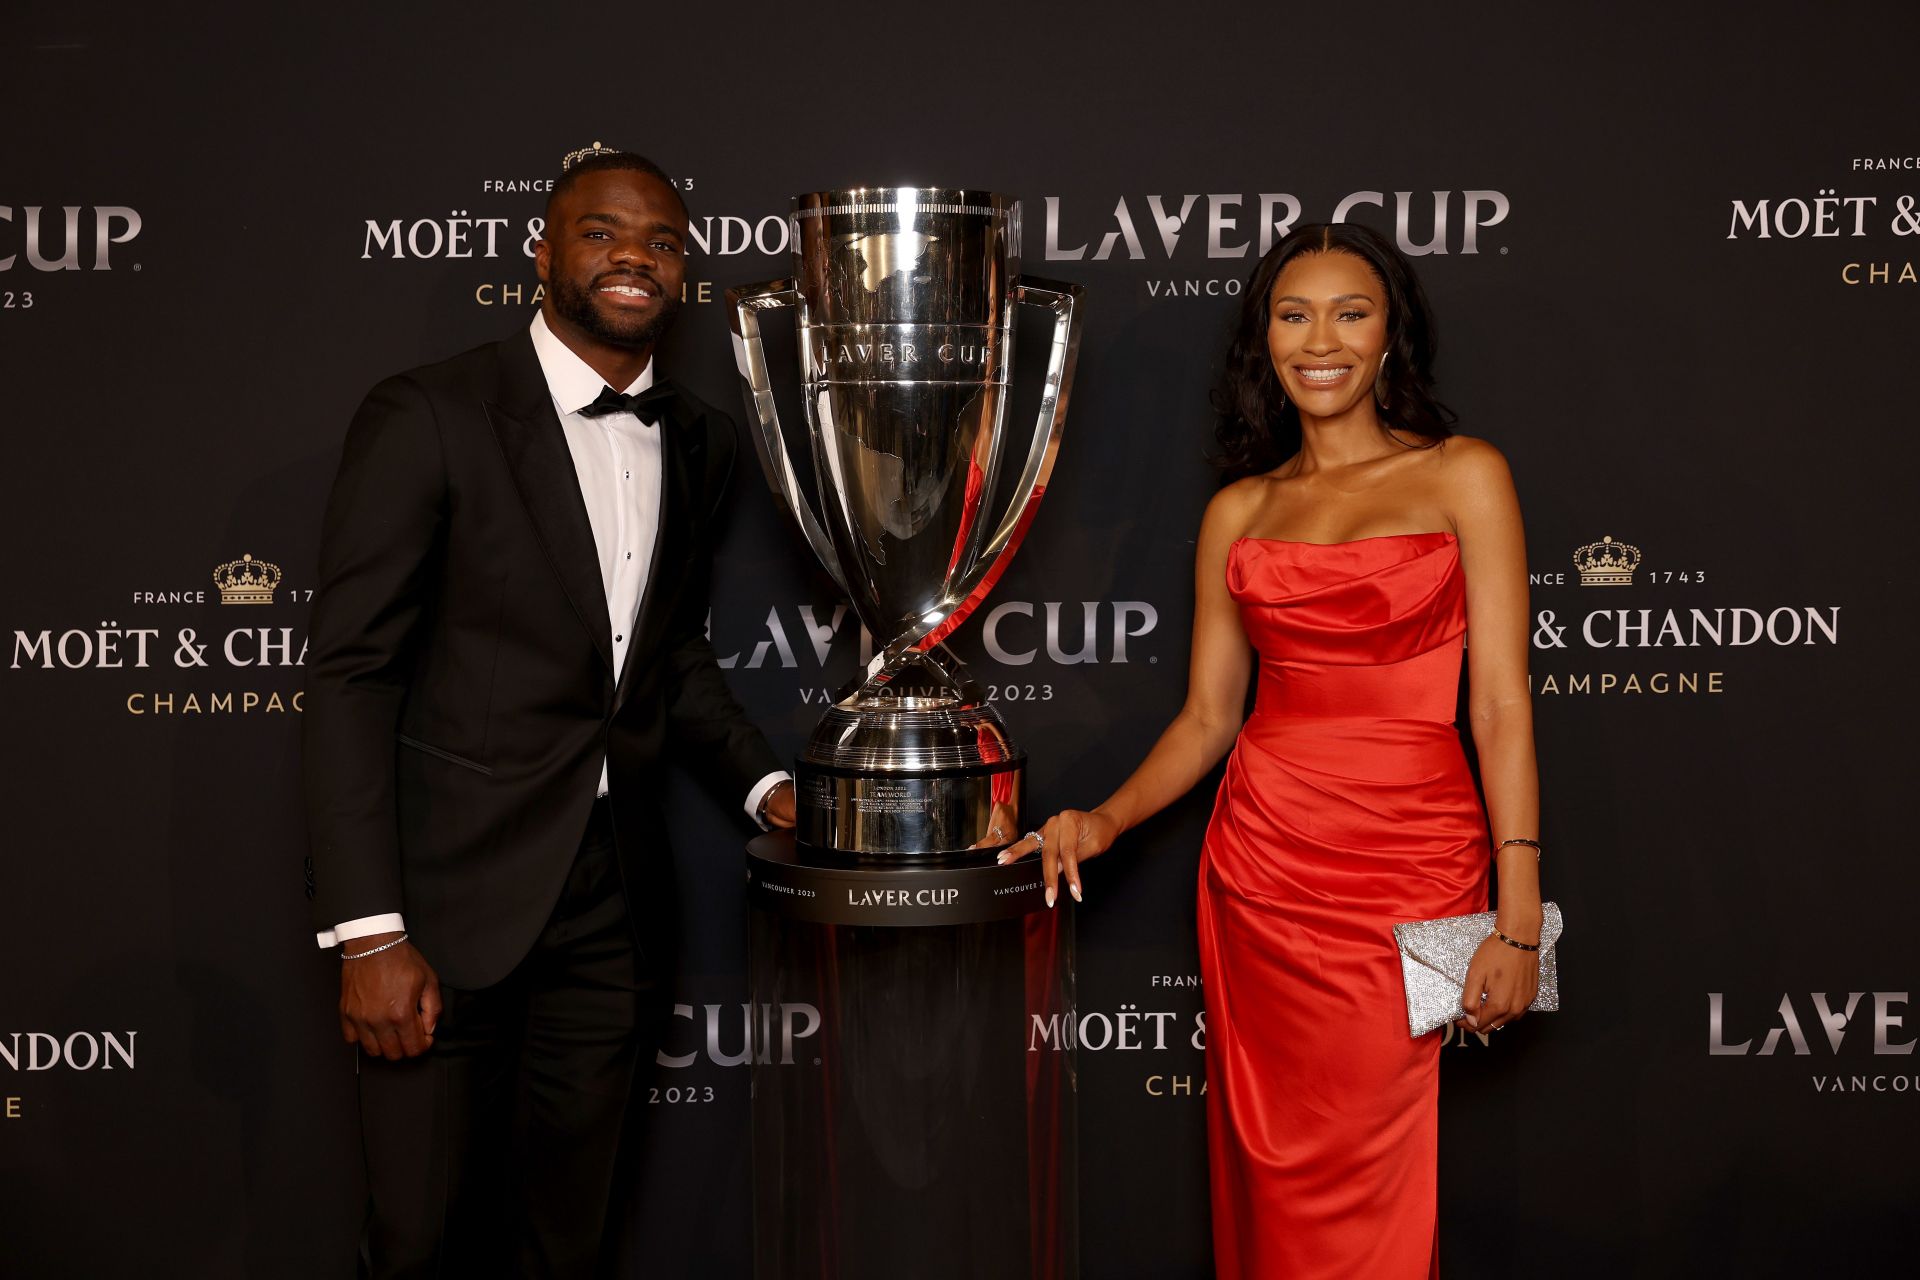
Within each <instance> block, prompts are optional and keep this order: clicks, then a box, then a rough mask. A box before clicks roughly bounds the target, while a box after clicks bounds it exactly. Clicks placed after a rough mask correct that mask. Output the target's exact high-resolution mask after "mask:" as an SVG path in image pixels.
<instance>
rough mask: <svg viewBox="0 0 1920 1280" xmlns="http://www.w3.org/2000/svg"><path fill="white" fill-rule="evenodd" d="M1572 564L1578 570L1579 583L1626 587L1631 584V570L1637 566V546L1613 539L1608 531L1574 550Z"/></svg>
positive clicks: (1638, 553) (1595, 585)
mask: <svg viewBox="0 0 1920 1280" xmlns="http://www.w3.org/2000/svg"><path fill="white" fill-rule="evenodd" d="M1573 567H1574V568H1576V569H1578V570H1579V571H1580V585H1581V586H1583V587H1629V586H1632V585H1633V571H1634V570H1635V569H1637V568H1639V567H1640V548H1638V547H1636V546H1633V545H1631V544H1629V543H1625V542H1615V541H1614V540H1613V535H1612V534H1608V535H1607V536H1606V537H1604V538H1602V539H1600V541H1598V542H1589V543H1588V544H1587V545H1586V546H1584V547H1581V548H1580V549H1579V550H1578V551H1575V552H1574V553H1573Z"/></svg>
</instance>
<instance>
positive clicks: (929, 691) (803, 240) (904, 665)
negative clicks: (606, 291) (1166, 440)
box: [727, 187, 1080, 856]
mask: <svg viewBox="0 0 1920 1280" xmlns="http://www.w3.org/2000/svg"><path fill="white" fill-rule="evenodd" d="M792 220H793V228H792V230H793V245H794V271H795V277H794V279H792V280H776V281H771V282H769V283H766V284H760V285H748V286H744V287H742V288H738V289H729V290H728V291H727V302H728V314H729V318H730V321H731V323H732V325H733V334H734V353H735V356H736V358H737V359H738V361H739V366H740V375H741V377H742V379H744V381H745V383H746V393H747V400H748V408H749V412H750V414H751V415H752V417H753V419H754V421H755V422H756V423H757V424H758V428H759V429H758V430H757V431H756V432H755V433H754V439H755V441H756V443H757V444H758V446H759V452H760V458H761V461H762V463H764V464H765V466H766V470H767V478H768V480H769V482H770V483H771V484H772V486H773V490H774V492H775V493H776V494H777V495H778V496H779V497H780V499H781V500H782V501H783V502H784V503H785V504H786V506H787V508H788V510H790V511H791V512H792V514H793V516H794V519H795V520H796V521H797V522H798V523H799V525H800V528H801V531H802V532H803V533H804V534H805V535H806V538H807V541H808V543H809V544H811V545H812V547H813V550H814V553H815V554H816V555H818V556H819V557H820V562H821V564H823V565H824V566H826V569H827V572H828V573H830V574H831V575H833V579H834V581H835V582H836V583H838V584H839V586H840V587H841V589H842V590H844V591H845V592H846V593H847V595H848V596H849V597H850V598H851V600H852V602H853V607H854V609H855V610H856V611H857V612H858V613H859V615H860V621H861V622H862V623H864V624H865V626H866V628H867V630H868V632H870V633H871V634H872V635H873V637H874V641H875V643H876V644H877V645H879V646H881V651H880V652H879V653H878V654H877V655H876V656H875V658H874V660H873V662H872V664H871V665H869V666H868V668H867V670H866V671H865V672H864V673H863V674H862V675H861V676H860V677H858V678H856V680H855V681H854V682H853V684H851V685H849V686H848V687H847V688H846V689H844V690H842V691H841V695H840V697H839V700H838V701H837V703H836V704H835V705H834V706H833V707H831V708H830V709H829V710H828V711H827V713H826V715H825V716H824V717H823V718H822V720H821V721H820V724H819V725H818V727H816V728H815V730H814V733H813V736H812V738H811V739H810V740H809V741H808V743H807V746H806V749H805V750H804V751H803V752H802V753H801V756H800V762H799V770H798V791H799V797H798V799H799V826H798V829H797V832H796V834H797V835H798V837H799V839H800V840H801V842H802V843H803V844H806V845H809V846H811V847H813V848H815V849H822V850H829V851H833V852H837V853H842V854H852V855H872V856H893V855H921V856H929V855H931V856H940V855H952V854H959V853H964V852H966V851H968V850H973V849H988V848H997V847H1000V846H1004V845H1007V844H1011V843H1012V842H1013V840H1014V839H1015V838H1016V837H1017V836H1018V835H1019V834H1020V832H1021V830H1022V827H1021V823H1022V821H1023V814H1022V791H1023V785H1022V784H1023V781H1024V775H1025V766H1026V756H1025V753H1024V752H1022V751H1021V750H1020V749H1019V748H1018V747H1017V746H1015V745H1014V743H1013V741H1012V739H1011V738H1010V737H1009V736H1008V734H1007V730H1006V726H1005V725H1004V724H1003V723H1002V722H1001V720H1000V716H999V714H998V713H997V712H995V711H994V709H993V707H992V706H991V705H989V704H988V703H987V701H986V699H985V698H984V697H983V696H982V695H981V692H980V689H979V687H978V686H977V685H976V684H975V683H974V681H973V679H972V677H971V676H969V675H968V673H967V670H966V668H965V666H964V665H962V663H961V662H960V660H959V659H958V658H956V657H955V656H954V655H953V653H952V652H951V651H949V650H948V649H947V647H946V645H945V644H944V643H943V642H944V641H945V639H946V637H947V636H948V635H950V634H951V633H952V632H953V630H954V628H956V627H958V626H959V625H960V624H961V623H962V622H963V621H965V620H966V617H967V615H968V614H970V613H972V612H973V610H974V608H975V607H976V606H977V605H978V604H979V603H980V601H981V600H982V599H983V598H985V596H986V593H987V592H988V590H990V589H991V588H992V586H993V584H994V582H995V581H996V580H997V579H998V578H999V576H1000V575H1001V573H1002V572H1004V571H1005V569H1006V566H1007V563H1008V561H1009V560H1010V559H1011V557H1012V555H1013V553H1014V550H1015V549H1016V548H1017V547H1018V546H1019V544H1020V539H1021V537H1022V535H1023V534H1024V533H1025V532H1026V528H1027V524H1028V522H1029V521H1030V520H1031V519H1032V516H1033V513H1034V509H1035V504H1036V503H1038V501H1039V499H1040V497H1041V495H1042V494H1043V493H1044V492H1045V491H1046V485H1047V477H1048V475H1049V474H1050V473H1051V471H1052V470H1053V462H1054V456H1055V453H1056V451H1057V449H1058V447H1059V440H1060V429H1061V425H1062V423H1063V422H1064V420H1065V418H1066V411H1067V391H1068V388H1069V386H1070V385H1071V383H1072V381H1073V366H1074V360H1075V356H1076V354H1077V351H1078V348H1079V339H1080V330H1079V324H1078V316H1079V313H1080V289H1079V286H1077V285H1068V284H1055V283H1051V282H1041V281H1037V280H1023V279H1021V278H1020V277H1019V270H1020V206H1019V204H1018V202H1016V201H1014V200H1011V199H1008V198H1007V197H1005V196H998V195H992V194H990V193H987V192H981V191H959V190H945V189H939V188H927V187H856V188H851V189H848V190H844V191H819V192H814V193H813V194H811V195H804V196H799V197H797V198H796V199H795V200H794V208H793V215H792ZM1021 304H1031V305H1035V306H1041V307H1046V308H1048V309H1050V310H1051V311H1052V312H1053V342H1052V347H1051V349H1050V352H1049V355H1048V359H1047V370H1046V381H1045V385H1044V389H1043V394H1042V398H1041V404H1040V415H1039V425H1038V427H1037V428H1036V429H1035V430H1034V431H1032V432H1031V433H1028V432H1024V431H1023V432H1020V433H1018V434H1012V433H1009V431H1008V430H1007V428H1006V423H1005V418H1006V408H1007V400H1008V396H1009V392H1010V391H1011V378H1012V376H1013V343H1012V337H1013V331H1014V330H1013V326H1014V313H1015V308H1016V307H1018V306H1019V305H1021ZM784 307H795V308H797V309H798V311H799V317H798V319H799V351H800V379H801V391H802V394H803V397H804V400H805V404H806V416H807V425H808V428H809V431H808V435H809V440H808V442H807V443H808V444H809V445H810V446H811V448H810V449H809V450H807V451H806V454H805V455H803V456H808V455H810V456H811V459H812V462H813V471H814V485H813V488H814V491H815V492H817V494H818V498H819V503H818V509H817V510H816V509H815V505H814V503H813V502H812V501H810V499H809V495H808V493H807V491H806V489H804V488H803V487H802V485H801V483H800V477H799V476H798V474H796V472H795V469H794V466H793V462H792V458H793V454H792V453H790V452H789V449H788V446H787V442H786V439H785V436H784V434H783V432H782V430H781V424H780V419H779V415H778V414H777V413H776V411H775V409H774V401H773V386H772V380H771V377H770V375H769V371H768V369H767V360H766V352H765V349H764V347H763V345H762V343H761V339H760V317H761V316H762V314H763V313H765V312H767V311H769V310H773V309H776V308H784ZM1008 468H1014V469H1017V470H1014V471H1012V472H1011V479H1012V483H1011V484H1010V485H1003V484H1002V483H1001V481H1002V473H1003V470H1005V469H1008ZM1003 491H1010V492H1011V497H1010V498H1009V499H1007V500H1005V501H1004V502H1003V503H1002V505H1003V506H1004V507H1005V509H1004V510H997V511H996V510H989V509H988V507H989V504H990V502H992V500H993V496H994V495H995V494H998V493H1001V492H1003Z"/></svg>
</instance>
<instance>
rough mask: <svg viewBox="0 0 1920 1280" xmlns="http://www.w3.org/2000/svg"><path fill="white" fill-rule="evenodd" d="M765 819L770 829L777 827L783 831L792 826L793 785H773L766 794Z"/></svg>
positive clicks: (781, 783)
mask: <svg viewBox="0 0 1920 1280" xmlns="http://www.w3.org/2000/svg"><path fill="white" fill-rule="evenodd" d="M765 817H766V819H767V825H768V826H770V827H779V828H781V829H783V830H784V829H787V828H790V827H792V826H793V822H794V812H793V784H792V783H791V782H778V783H775V784H774V787H773V790H771V791H769V792H767V801H766V814H765Z"/></svg>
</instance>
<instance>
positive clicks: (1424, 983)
mask: <svg viewBox="0 0 1920 1280" xmlns="http://www.w3.org/2000/svg"><path fill="white" fill-rule="evenodd" d="M1540 917H1541V918H1540V951H1539V956H1540V990H1539V993H1538V994H1537V995H1535V996H1534V998H1533V1003H1532V1004H1530V1005H1528V1006H1527V1010H1528V1012H1530V1013H1551V1012H1552V1011H1554V1010H1555V1009H1558V1008H1559V1007H1560V964H1559V959H1558V957H1557V955H1556V953H1555V951H1554V945H1555V944H1556V943H1558V942H1559V941H1560V928H1561V921H1560V907H1559V906H1558V904H1556V903H1552V902H1546V903H1542V904H1541V906H1540ZM1492 936H1493V912H1491V911H1482V912H1480V913H1479V914H1478V915H1471V916H1448V917H1447V918H1446V919H1444V920H1414V921H1411V922H1409V923H1407V924H1397V925H1395V926H1393V940H1394V942H1395V943H1396V944H1397V945H1398V946H1399V948H1400V972H1401V974H1402V975H1403V976H1404V977H1405V978H1406V982H1407V1030H1408V1032H1409V1033H1410V1034H1412V1035H1416V1036H1423V1035H1425V1034H1426V1033H1427V1032H1429V1031H1432V1030H1434V1029H1435V1028H1436V1027H1444V1026H1446V1025H1447V1024H1448V1023H1449V1022H1452V1021H1453V1020H1454V1019H1455V1018H1458V1017H1459V1016H1460V1015H1461V1012H1462V1010H1461V1008H1460V995H1461V993H1462V992H1463V991H1465V990H1466V987H1467V966H1468V965H1470V964H1472V963H1473V953H1474V952H1476V951H1478V950H1479V949H1480V944H1481V943H1483V942H1485V941H1486V940H1487V939H1488V938H1490V937H1492Z"/></svg>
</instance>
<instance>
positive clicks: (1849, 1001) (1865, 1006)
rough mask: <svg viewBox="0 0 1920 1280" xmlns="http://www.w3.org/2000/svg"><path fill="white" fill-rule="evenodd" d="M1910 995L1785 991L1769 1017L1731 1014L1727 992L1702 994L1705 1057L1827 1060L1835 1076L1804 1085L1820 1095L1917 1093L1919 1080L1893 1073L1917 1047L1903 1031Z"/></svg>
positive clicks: (1820, 1075)
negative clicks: (1704, 998) (1705, 1005)
mask: <svg viewBox="0 0 1920 1280" xmlns="http://www.w3.org/2000/svg"><path fill="white" fill-rule="evenodd" d="M1911 994H1912V993H1911V992H1907V991H1849V992H1846V993H1844V994H1841V993H1838V992H1834V993H1829V992H1825V991H1810V992H1791V991H1790V992H1786V993H1784V994H1782V995H1781V997H1780V1003H1779V1004H1778V1005H1776V1006H1774V1008H1773V1009H1772V1011H1771V1012H1770V1013H1769V1012H1767V1011H1765V1010H1763V1009H1754V1008H1744V1009H1742V1008H1733V1009H1729V1007H1728V1001H1727V997H1726V995H1725V993H1724V992H1719V991H1710V992H1708V993H1707V1052H1708V1054H1709V1055H1711V1056H1713V1057H1716V1058H1722V1057H1738V1058H1745V1057H1755V1058H1770V1057H1774V1056H1776V1055H1778V1056H1781V1057H1792V1058H1824V1059H1829V1060H1832V1062H1833V1064H1834V1071H1833V1072H1831V1073H1830V1072H1817V1073H1815V1074H1814V1075H1812V1076H1810V1077H1809V1082H1810V1083H1811V1084H1812V1086H1813V1088H1814V1090H1815V1091H1816V1092H1818V1093H1920V1075H1916V1074H1915V1073H1914V1072H1912V1071H1907V1072H1905V1073H1894V1072H1890V1071H1888V1070H1887V1068H1889V1067H1893V1066H1899V1065H1902V1063H1901V1062H1899V1061H1896V1062H1888V1061H1887V1059H1889V1058H1891V1059H1900V1060H1904V1062H1905V1063H1906V1064H1911V1062H1912V1061H1913V1053H1914V1045H1915V1044H1916V1043H1920V1037H1916V1036H1915V1035H1914V1034H1913V1032H1912V1030H1911V1029H1910V1028H1909V1027H1908V1026H1907V1019H1908V1017H1909V1016H1910V1015H1911V1009H1910V1007H1909V1006H1910V996H1911Z"/></svg>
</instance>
